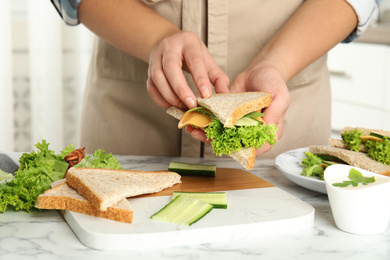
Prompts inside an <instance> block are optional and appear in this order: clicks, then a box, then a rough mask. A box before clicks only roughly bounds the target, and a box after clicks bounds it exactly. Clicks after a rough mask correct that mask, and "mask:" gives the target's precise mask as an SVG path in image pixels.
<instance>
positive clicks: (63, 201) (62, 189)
mask: <svg viewBox="0 0 390 260" xmlns="http://www.w3.org/2000/svg"><path fill="white" fill-rule="evenodd" d="M36 207H37V208H40V209H57V210H70V211H74V212H78V213H82V214H86V215H90V216H96V217H100V218H106V219H110V220H114V221H119V222H123V223H132V222H133V214H134V213H133V210H131V208H130V205H129V202H128V201H127V200H126V199H124V200H123V201H120V202H119V203H118V204H117V205H115V206H113V207H108V208H107V210H105V211H102V210H98V209H97V208H96V207H94V206H92V204H91V203H90V202H89V201H88V200H86V199H84V198H83V197H82V196H81V195H80V194H78V192H77V191H76V190H75V189H73V188H72V187H70V186H69V185H68V184H67V183H61V184H59V185H57V186H56V187H54V188H51V189H49V190H47V191H45V192H44V194H41V195H40V196H39V197H38V200H37V204H36Z"/></svg>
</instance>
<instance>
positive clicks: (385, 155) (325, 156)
mask: <svg viewBox="0 0 390 260" xmlns="http://www.w3.org/2000/svg"><path fill="white" fill-rule="evenodd" d="M328 141H329V146H318V145H312V146H309V151H308V152H305V155H306V157H305V158H303V159H302V165H303V166H304V167H305V168H304V170H303V173H302V175H304V176H308V177H309V176H318V177H320V178H321V179H323V173H324V170H325V169H326V167H328V166H329V165H332V164H340V163H341V164H348V165H351V166H355V167H359V168H362V169H364V170H367V171H371V172H374V173H378V174H381V175H385V176H390V132H388V131H384V130H376V129H368V128H352V127H345V128H344V129H342V131H341V139H335V138H330V139H329V140H328Z"/></svg>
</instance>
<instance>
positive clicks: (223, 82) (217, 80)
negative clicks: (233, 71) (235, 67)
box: [203, 48, 230, 93]
mask: <svg viewBox="0 0 390 260" xmlns="http://www.w3.org/2000/svg"><path fill="white" fill-rule="evenodd" d="M205 49H206V50H205V51H203V56H204V60H205V64H206V69H207V71H208V76H209V80H210V82H211V84H212V85H214V89H215V92H216V93H227V92H229V84H230V79H229V77H228V76H227V75H226V74H225V72H223V70H222V69H221V68H220V67H219V66H218V65H217V63H216V62H215V61H214V59H213V57H212V56H211V55H210V53H209V52H208V50H207V48H205Z"/></svg>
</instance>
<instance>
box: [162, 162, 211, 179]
mask: <svg viewBox="0 0 390 260" xmlns="http://www.w3.org/2000/svg"><path fill="white" fill-rule="evenodd" d="M168 170H169V171H171V172H177V173H178V174H180V175H182V176H204V177H215V173H216V171H217V167H216V166H215V165H201V164H190V163H181V162H171V163H170V164H169V166H168Z"/></svg>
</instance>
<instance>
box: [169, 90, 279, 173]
mask: <svg viewBox="0 0 390 260" xmlns="http://www.w3.org/2000/svg"><path fill="white" fill-rule="evenodd" d="M197 102H198V107H196V108H193V109H190V110H187V111H184V110H182V109H179V108H177V107H170V108H169V109H168V110H167V113H168V114H169V115H171V116H173V117H175V118H176V119H178V120H180V121H179V124H178V128H179V129H181V128H183V127H185V126H187V125H191V126H192V127H195V128H199V129H201V130H203V131H204V132H205V134H206V136H207V138H208V139H209V140H210V141H211V146H212V147H213V152H214V153H215V154H216V155H217V156H222V155H228V156H231V157H232V158H234V159H235V160H236V161H238V162H239V163H240V164H241V165H243V166H244V168H245V169H247V170H250V169H252V168H253V166H254V163H255V157H256V149H257V148H261V147H263V145H264V144H265V143H269V144H270V145H271V146H272V145H273V144H274V143H276V142H277V131H278V129H277V127H276V125H275V124H270V125H267V124H266V123H265V122H264V120H263V119H262V117H263V116H265V115H264V114H263V113H262V110H263V109H264V108H266V107H268V106H269V105H270V104H271V102H272V97H271V94H269V93H265V92H245V93H223V94H222V93H221V94H213V95H212V96H211V97H210V98H201V97H197Z"/></svg>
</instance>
